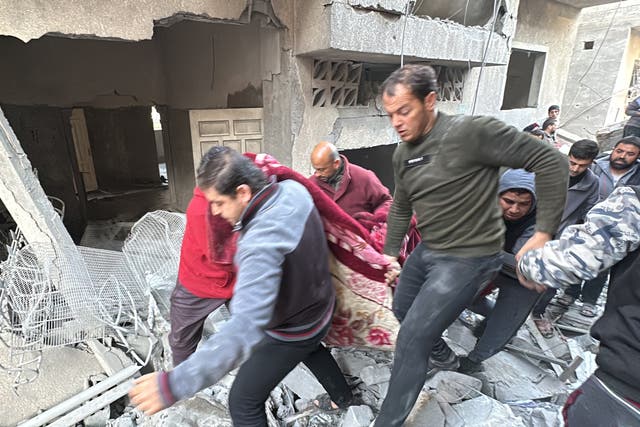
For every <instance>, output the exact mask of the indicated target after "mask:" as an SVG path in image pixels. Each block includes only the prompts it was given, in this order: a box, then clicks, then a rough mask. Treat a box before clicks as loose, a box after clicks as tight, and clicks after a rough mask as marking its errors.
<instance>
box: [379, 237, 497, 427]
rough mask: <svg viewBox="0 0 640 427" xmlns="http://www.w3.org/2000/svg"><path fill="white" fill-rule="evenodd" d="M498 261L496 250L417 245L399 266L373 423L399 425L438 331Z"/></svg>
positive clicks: (421, 381) (468, 301)
mask: <svg viewBox="0 0 640 427" xmlns="http://www.w3.org/2000/svg"><path fill="white" fill-rule="evenodd" d="M501 264H502V262H501V256H500V254H499V253H497V254H495V255H490V256H484V257H477V258H462V257H455V256H451V255H448V254H444V253H441V252H436V251H432V250H429V249H427V248H426V246H425V245H424V244H420V245H418V246H417V247H416V248H415V250H414V251H413V252H412V253H411V255H410V256H409V258H408V259H407V261H406V262H405V264H404V267H403V268H402V273H401V274H400V281H399V283H398V287H397V289H396V292H395V295H394V301H393V312H394V314H395V315H396V317H397V318H398V320H399V321H400V322H401V324H400V331H399V332H398V339H397V341H396V351H395V357H394V363H393V370H392V372H391V380H390V382H389V391H388V393H387V397H386V398H385V400H384V402H383V403H382V407H381V408H380V414H379V415H378V418H377V419H376V424H375V425H376V426H379V427H393V426H401V425H402V424H403V423H404V421H405V419H406V418H407V416H408V415H409V412H410V411H411V409H412V408H413V405H414V404H415V402H416V399H417V398H418V394H419V393H420V390H421V389H422V386H423V385H424V382H425V380H426V377H427V360H428V358H429V355H430V354H431V351H432V350H433V349H434V346H435V345H436V344H437V343H438V342H440V341H441V339H442V338H441V336H442V333H443V332H444V330H445V329H446V328H447V327H449V325H450V324H451V323H452V322H453V321H454V320H456V318H457V317H458V316H459V315H460V313H461V312H462V310H464V309H465V307H467V306H468V305H469V304H471V301H472V300H473V298H474V297H475V295H476V294H477V293H478V291H479V290H480V289H481V288H482V286H483V285H484V284H485V283H486V282H488V281H489V280H490V279H491V278H492V277H493V275H494V274H495V273H496V272H497V271H498V270H499V269H500V266H501Z"/></svg>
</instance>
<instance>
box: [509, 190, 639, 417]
mask: <svg viewBox="0 0 640 427" xmlns="http://www.w3.org/2000/svg"><path fill="white" fill-rule="evenodd" d="M639 197H640V187H636V186H633V187H621V188H618V189H616V190H615V191H614V192H613V193H612V194H611V195H610V196H609V197H608V198H607V199H606V200H605V201H603V202H602V203H599V204H597V205H596V206H595V207H594V208H593V209H592V210H591V211H590V212H589V214H587V217H586V219H585V223H584V224H580V225H574V226H570V227H569V228H567V229H566V230H565V231H564V232H563V233H562V235H561V236H560V238H559V239H558V240H554V241H550V242H548V243H546V244H545V245H544V246H543V247H542V248H540V249H536V250H532V251H529V252H526V253H525V254H524V255H523V256H522V258H521V260H520V262H519V265H518V268H519V275H520V281H521V283H522V284H523V285H524V286H525V287H528V288H530V289H536V290H538V291H543V290H544V289H546V287H554V288H566V287H567V286H569V285H571V284H573V283H579V282H580V281H582V280H587V279H592V278H594V277H595V276H596V275H597V274H598V273H599V272H600V271H602V270H605V269H607V268H609V267H613V268H612V269H611V280H610V284H609V293H608V297H607V304H606V306H605V310H604V314H603V315H602V317H601V318H600V319H599V320H598V321H597V322H596V323H595V324H594V325H593V327H592V328H591V335H593V337H594V338H596V339H598V340H599V341H600V350H599V352H598V356H597V358H596V362H597V364H598V369H597V370H596V372H595V374H594V375H592V376H591V377H589V379H588V380H587V381H585V382H584V383H583V384H582V385H581V386H580V387H579V388H578V389H577V390H576V391H575V392H574V393H573V394H572V395H571V396H570V397H569V399H568V401H567V404H566V405H565V407H564V410H563V415H564V417H565V423H566V425H568V426H586V427H588V426H604V425H616V426H638V425H640V403H639V402H640V256H639V255H640V249H639V246H640V200H639Z"/></svg>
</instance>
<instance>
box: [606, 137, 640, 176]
mask: <svg viewBox="0 0 640 427" xmlns="http://www.w3.org/2000/svg"><path fill="white" fill-rule="evenodd" d="M638 155H640V148H638V147H636V146H635V145H633V144H618V145H616V147H615V148H614V149H613V152H612V153H611V157H610V158H609V166H611V169H616V170H620V171H624V170H627V169H629V168H630V167H631V166H633V164H634V163H635V161H636V160H637V159H638Z"/></svg>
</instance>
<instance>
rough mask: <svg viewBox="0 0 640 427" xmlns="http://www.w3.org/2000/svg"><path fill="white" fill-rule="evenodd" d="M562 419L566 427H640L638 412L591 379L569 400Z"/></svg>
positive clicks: (593, 378)
mask: <svg viewBox="0 0 640 427" xmlns="http://www.w3.org/2000/svg"><path fill="white" fill-rule="evenodd" d="M562 415H563V417H564V423H565V426H567V427H638V426H640V409H639V408H636V407H634V406H633V405H632V404H631V403H629V402H628V401H627V400H625V399H623V398H622V397H620V396H618V395H617V394H615V393H613V392H612V391H611V390H610V389H608V387H607V386H606V384H604V383H603V382H602V381H601V380H600V379H598V378H597V377H596V376H595V375H591V376H590V377H589V378H588V379H587V380H586V381H585V382H584V383H583V384H582V385H581V386H580V387H579V388H577V389H576V390H575V391H574V392H573V393H572V394H571V396H569V399H568V400H567V403H566V404H565V406H564V408H563V409H562Z"/></svg>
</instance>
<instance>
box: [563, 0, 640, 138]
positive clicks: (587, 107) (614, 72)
mask: <svg viewBox="0 0 640 427" xmlns="http://www.w3.org/2000/svg"><path fill="white" fill-rule="evenodd" d="M639 95H640V2H638V1H637V0H633V1H624V2H615V3H611V4H607V5H602V6H598V7H594V8H590V9H588V10H585V11H584V12H583V13H582V14H581V16H580V22H579V26H578V34H577V36H576V42H575V44H574V46H573V51H572V53H571V65H570V67H569V72H568V76H567V89H566V91H565V96H564V101H563V103H562V109H563V114H564V120H563V127H564V128H565V129H567V130H568V131H570V132H572V133H575V134H579V135H584V136H585V137H590V138H593V139H595V135H596V132H597V131H598V130H599V129H600V128H602V127H605V126H609V125H612V124H615V123H619V125H618V126H617V128H618V129H619V128H621V127H622V125H623V122H624V121H626V120H627V119H628V118H629V117H628V116H626V115H625V109H626V106H627V104H628V102H629V101H632V100H633V99H635V98H636V97H637V96H639ZM620 136H621V134H620ZM613 142H615V141H613Z"/></svg>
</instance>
